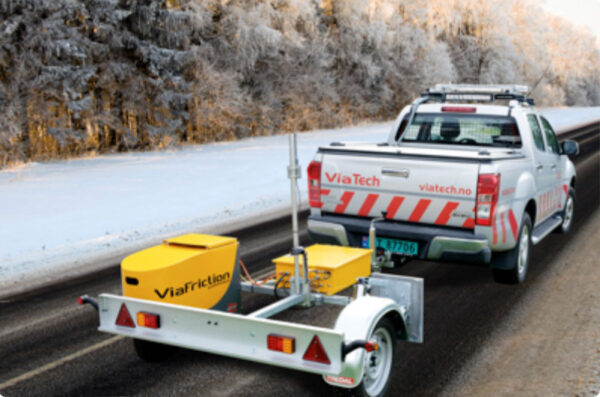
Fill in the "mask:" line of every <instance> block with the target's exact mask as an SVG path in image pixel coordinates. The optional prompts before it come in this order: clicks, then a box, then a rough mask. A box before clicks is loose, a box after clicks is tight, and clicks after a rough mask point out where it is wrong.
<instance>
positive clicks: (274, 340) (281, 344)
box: [267, 334, 296, 354]
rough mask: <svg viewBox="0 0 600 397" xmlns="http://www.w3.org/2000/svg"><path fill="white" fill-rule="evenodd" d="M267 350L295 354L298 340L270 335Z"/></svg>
mask: <svg viewBox="0 0 600 397" xmlns="http://www.w3.org/2000/svg"><path fill="white" fill-rule="evenodd" d="M267 349H269V350H273V351H276V352H282V353H287V354H293V353H294V352H295V351H296V339H295V338H292V337H290V336H283V335H277V334H269V335H267Z"/></svg>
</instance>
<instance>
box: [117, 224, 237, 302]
mask: <svg viewBox="0 0 600 397" xmlns="http://www.w3.org/2000/svg"><path fill="white" fill-rule="evenodd" d="M238 245H239V243H238V241H237V239H235V238H233V237H223V236H213V235H208V234H195V233H194V234H186V235H184V236H179V237H175V238H171V239H168V240H165V241H164V242H163V243H162V244H161V245H157V246H154V247H151V248H148V249H145V250H142V251H139V252H136V253H134V254H132V255H129V256H128V257H127V258H125V259H124V260H123V262H122V263H121V277H122V284H123V295H125V296H129V297H132V298H140V299H148V300H153V301H159V302H166V303H175V304H178V305H185V306H191V307H198V308H203V309H210V308H214V309H218V310H228V311H236V310H237V309H238V308H239V306H240V303H239V300H240V287H239V268H238V259H237V251H238Z"/></svg>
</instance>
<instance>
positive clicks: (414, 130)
mask: <svg viewBox="0 0 600 397" xmlns="http://www.w3.org/2000/svg"><path fill="white" fill-rule="evenodd" d="M400 129H401V130H402V129H404V131H398V134H397V136H398V135H400V134H401V137H400V140H401V141H402V142H427V143H439V144H445V145H448V144H450V145H476V146H499V147H521V136H520V135H519V131H518V129H517V125H516V122H515V120H514V119H513V118H512V117H506V116H483V115H472V114H454V113H453V114H439V113H432V114H428V113H424V114H416V115H415V118H414V119H413V122H412V123H411V125H410V126H408V128H406V118H405V120H403V121H402V123H401V125H400Z"/></svg>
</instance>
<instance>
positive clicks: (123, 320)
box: [115, 303, 135, 328]
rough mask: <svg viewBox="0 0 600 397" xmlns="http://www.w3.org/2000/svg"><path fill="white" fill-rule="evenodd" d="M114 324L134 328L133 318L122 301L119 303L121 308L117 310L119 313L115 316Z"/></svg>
mask: <svg viewBox="0 0 600 397" xmlns="http://www.w3.org/2000/svg"><path fill="white" fill-rule="evenodd" d="M115 324H117V325H121V326H123V327H130V328H135V324H134V322H133V319H132V318H131V315H130V314H129V310H127V307H125V304H124V303H123V304H122V305H121V310H119V315H118V316H117V321H116V322H115Z"/></svg>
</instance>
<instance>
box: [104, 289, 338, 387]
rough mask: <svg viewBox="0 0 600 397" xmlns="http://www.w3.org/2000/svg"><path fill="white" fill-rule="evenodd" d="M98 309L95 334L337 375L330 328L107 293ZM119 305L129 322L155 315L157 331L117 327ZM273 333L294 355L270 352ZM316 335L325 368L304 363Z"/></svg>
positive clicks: (334, 334) (334, 338)
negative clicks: (287, 339) (142, 315)
mask: <svg viewBox="0 0 600 397" xmlns="http://www.w3.org/2000/svg"><path fill="white" fill-rule="evenodd" d="M98 304H99V317H100V326H99V327H98V330H100V331H103V332H108V333H112V334H118V335H124V336H128V337H132V338H137V339H144V340H148V341H152V342H157V343H163V344H168V345H173V346H179V347H184V348H187V349H193V350H199V351H204V352H208V353H214V354H219V355H223V356H229V357H234V358H240V359H245V360H250V361H256V362H260V363H265V364H271V365H276V366H280V367H285V368H291V369H296V370H300V371H305V372H312V373H317V374H331V375H337V374H339V373H340V372H341V370H342V343H343V341H344V334H343V333H342V332H339V331H334V330H332V329H328V328H321V327H314V326H310V325H302V324H295V323H288V322H284V321H278V320H270V319H263V318H257V317H248V316H242V315H239V314H232V313H226V312H220V311H214V310H207V309H199V308H193V307H186V306H180V305H173V304H168V303H162V302H155V301H148V300H142V299H136V298H129V297H123V296H118V295H112V294H101V295H100V296H99V299H98ZM123 304H125V307H126V308H127V310H128V312H129V313H130V315H131V317H132V318H133V322H134V323H135V319H136V317H137V313H139V312H145V313H154V314H158V315H159V316H160V327H159V328H158V329H151V328H147V327H142V326H139V325H137V324H134V327H125V326H120V325H116V320H117V317H118V316H119V313H120V311H121V307H122V305H123ZM272 334H276V335H283V336H286V337H290V338H294V340H295V351H294V352H293V353H291V354H288V353H283V352H279V351H273V350H269V349H268V348H267V338H268V336H269V335H272ZM315 336H316V337H317V338H318V340H319V343H320V344H321V346H322V348H323V350H324V351H325V353H326V354H327V360H328V361H329V364H325V363H318V362H315V361H310V360H306V359H304V355H305V353H306V352H307V350H308V348H309V345H310V344H311V342H313V339H314V338H315Z"/></svg>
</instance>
